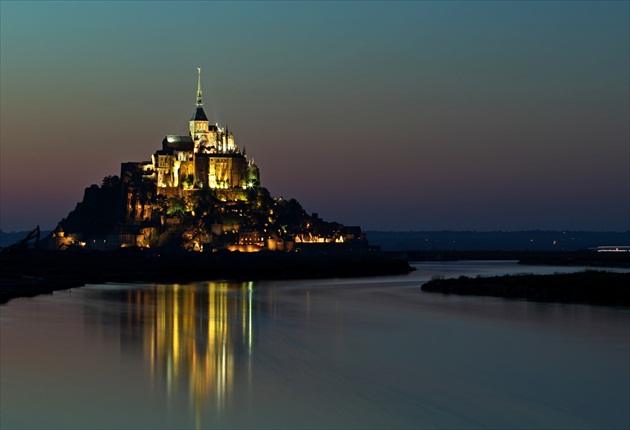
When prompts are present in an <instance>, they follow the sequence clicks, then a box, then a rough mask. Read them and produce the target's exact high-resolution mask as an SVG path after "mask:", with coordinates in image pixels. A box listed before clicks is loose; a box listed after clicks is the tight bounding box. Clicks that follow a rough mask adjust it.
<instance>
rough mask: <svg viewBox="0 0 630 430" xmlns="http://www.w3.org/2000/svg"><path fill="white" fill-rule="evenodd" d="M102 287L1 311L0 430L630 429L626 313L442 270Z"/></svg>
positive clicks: (500, 268) (445, 266)
mask: <svg viewBox="0 0 630 430" xmlns="http://www.w3.org/2000/svg"><path fill="white" fill-rule="evenodd" d="M416 267H417V268H418V270H417V271H416V272H414V273H412V274H410V275H408V276H397V277H381V278H353V279H333V280H330V279H328V280H301V281H281V282H254V283H251V282H250V283H234V282H200V283H194V284H185V285H184V284H181V285H172V284H171V285H153V284H151V285H129V284H125V285H119V284H104V285H90V286H87V287H84V288H78V289H73V290H69V291H62V292H57V293H55V294H53V295H48V296H39V297H36V298H32V299H16V300H12V301H10V302H9V303H8V304H7V305H4V306H1V307H0V323H1V325H0V329H1V331H0V335H1V336H0V347H1V348H0V354H1V355H0V358H1V361H0V394H1V397H0V413H1V414H0V427H1V428H2V429H11V428H29V429H32V428H231V427H246V428H304V427H306V428H554V429H555V428H572V429H573V428H597V429H601V428H628V427H629V426H630V411H629V404H630V309H622V308H617V309H614V308H605V307H596V306H585V305H558V304H542V303H530V302H526V301H509V300H502V299H492V298H470V297H456V296H443V295H439V294H429V293H422V292H421V291H420V285H421V284H422V282H424V281H426V280H428V279H430V278H431V277H432V276H434V275H444V276H459V275H476V274H483V275H494V274H503V273H523V272H528V273H552V272H556V271H575V270H579V269H575V268H570V269H569V268H555V267H551V268H550V267H529V266H518V265H516V264H515V263H513V262H463V263H462V262H458V263H420V264H417V265H416Z"/></svg>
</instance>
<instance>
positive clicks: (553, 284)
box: [421, 271, 630, 306]
mask: <svg viewBox="0 0 630 430" xmlns="http://www.w3.org/2000/svg"><path fill="white" fill-rule="evenodd" d="M421 289H422V291H426V292H431V293H442V294H456V295H465V296H490V297H503V298H509V299H526V300H532V301H538V302H559V303H583V304H592V305H603V306H630V273H611V272H603V271H586V272H577V273H563V274H552V275H531V274H524V275H506V276H494V277H476V278H470V277H467V276H460V277H459V278H456V279H455V278H453V279H440V278H436V279H432V280H431V281H429V282H427V283H425V284H424V285H422V287H421Z"/></svg>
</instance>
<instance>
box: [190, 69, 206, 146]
mask: <svg viewBox="0 0 630 430" xmlns="http://www.w3.org/2000/svg"><path fill="white" fill-rule="evenodd" d="M208 124H209V121H208V117H207V116H206V113H205V112H204V111H203V100H202V92H201V67H197V101H196V102H195V112H193V115H192V118H190V128H189V129H190V136H191V137H192V138H193V140H194V141H195V148H198V147H199V145H200V144H203V142H204V141H205V140H208V132H209V129H208Z"/></svg>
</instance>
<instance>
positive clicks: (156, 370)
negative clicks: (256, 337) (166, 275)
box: [125, 282, 253, 413]
mask: <svg viewBox="0 0 630 430" xmlns="http://www.w3.org/2000/svg"><path fill="white" fill-rule="evenodd" d="M252 292H253V285H252V283H251V282H245V283H236V282H208V283H203V284H194V285H185V286H180V285H177V284H175V285H165V286H155V287H154V288H152V289H142V290H131V291H129V292H128V296H127V303H128V305H129V306H128V307H127V310H128V312H129V313H130V314H128V315H127V318H126V321H125V324H126V325H127V326H133V327H134V328H135V329H137V328H139V327H141V330H142V333H141V337H142V339H143V348H144V356H145V359H147V360H148V362H149V364H150V368H151V374H152V376H153V380H154V382H155V383H156V384H160V383H164V384H165V387H166V391H167V394H168V396H169V397H176V396H177V397H178V396H179V395H180V394H181V392H182V390H184V389H187V391H188V398H189V402H191V403H192V404H194V409H195V411H196V412H197V413H199V410H200V409H203V408H205V407H207V406H209V405H214V406H215V407H216V408H217V409H219V410H220V409H223V408H224V407H225V406H226V402H229V398H230V395H231V392H232V388H233V383H234V372H235V365H236V364H237V363H235V361H238V360H241V361H240V364H246V363H247V362H248V361H249V360H251V354H252V339H253V323H252ZM178 393H179V394H178Z"/></svg>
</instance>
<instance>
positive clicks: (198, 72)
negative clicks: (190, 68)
mask: <svg viewBox="0 0 630 430" xmlns="http://www.w3.org/2000/svg"><path fill="white" fill-rule="evenodd" d="M201 95H202V92H201V67H197V103H196V105H197V107H198V108H200V107H202V106H203V101H202V100H201Z"/></svg>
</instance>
